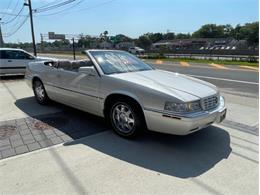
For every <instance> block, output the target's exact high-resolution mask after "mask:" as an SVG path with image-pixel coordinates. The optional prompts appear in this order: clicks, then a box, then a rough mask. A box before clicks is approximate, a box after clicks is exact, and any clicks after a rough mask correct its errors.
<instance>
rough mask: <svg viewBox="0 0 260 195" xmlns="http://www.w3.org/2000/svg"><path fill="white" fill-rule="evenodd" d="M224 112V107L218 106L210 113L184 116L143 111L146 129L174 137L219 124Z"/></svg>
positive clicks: (148, 110)
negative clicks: (173, 135)
mask: <svg viewBox="0 0 260 195" xmlns="http://www.w3.org/2000/svg"><path fill="white" fill-rule="evenodd" d="M226 112H227V109H226V107H225V105H219V106H218V107H217V108H215V109H214V110H211V111H203V112H200V113H196V114H190V115H186V116H178V115H174V114H170V113H164V112H163V111H155V110H151V109H144V115H145V120H146V124H147V127H148V129H150V130H152V131H157V132H162V133H168V134H175V135H187V134H190V133H193V132H196V131H198V130H200V129H203V128H205V127H208V126H209V125H211V124H213V123H215V122H217V123H220V122H222V121H223V120H224V119H225V117H226Z"/></svg>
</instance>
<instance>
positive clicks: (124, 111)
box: [109, 102, 144, 138]
mask: <svg viewBox="0 0 260 195" xmlns="http://www.w3.org/2000/svg"><path fill="white" fill-rule="evenodd" d="M141 113H142V111H140V110H139V108H138V107H137V105H135V104H133V103H130V102H115V103H114V104H113V105H112V107H111V110H110V115H109V116H110V117H109V118H110V122H111V124H112V127H113V130H114V131H115V132H116V133H117V134H118V135H120V136H122V137H125V138H133V137H135V136H136V135H138V134H139V133H140V132H141V131H142V130H143V128H144V125H143V123H144V121H143V116H142V114H141Z"/></svg>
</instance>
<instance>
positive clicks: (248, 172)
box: [0, 127, 258, 195]
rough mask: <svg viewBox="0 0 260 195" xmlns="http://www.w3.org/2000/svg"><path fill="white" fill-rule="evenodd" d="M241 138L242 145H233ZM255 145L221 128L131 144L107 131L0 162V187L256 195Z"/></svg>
mask: <svg viewBox="0 0 260 195" xmlns="http://www.w3.org/2000/svg"><path fill="white" fill-rule="evenodd" d="M241 139H242V140H244V141H243V146H242V145H241V146H240V144H237V142H238V141H239V140H241ZM249 140H250V141H249ZM257 141H258V138H257V137H256V136H254V135H250V134H246V133H242V132H239V131H233V130H231V129H227V128H226V129H222V128H221V127H211V128H209V129H207V130H206V131H201V132H199V133H197V134H194V135H191V136H188V137H181V138H180V137H175V136H166V135H162V134H159V135H158V134H149V135H147V136H145V137H142V138H139V139H138V140H136V141H130V140H125V139H122V138H120V137H118V136H116V135H114V134H113V133H112V132H111V131H106V132H102V133H99V134H96V135H92V136H89V137H86V138H83V139H80V140H78V141H74V142H71V143H67V144H64V145H60V146H56V147H52V148H49V149H44V150H39V151H36V152H33V153H30V154H25V155H21V156H18V157H13V158H9V159H5V160H2V161H0V173H1V178H2V179H1V180H0V189H1V192H2V193H3V194H17V193H18V194H64V193H66V194H236V195H238V194H241V195H242V194H252V195H253V194H258V162H257V159H258V152H256V150H257V148H258V145H257ZM248 148H250V149H248Z"/></svg>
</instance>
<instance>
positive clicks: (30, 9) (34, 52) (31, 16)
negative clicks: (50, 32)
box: [24, 0, 37, 56]
mask: <svg viewBox="0 0 260 195" xmlns="http://www.w3.org/2000/svg"><path fill="white" fill-rule="evenodd" d="M24 5H25V6H28V8H29V13H30V21H31V32H32V42H33V54H34V56H37V51H36V44H35V37H34V28H33V15H32V4H31V0H28V3H24Z"/></svg>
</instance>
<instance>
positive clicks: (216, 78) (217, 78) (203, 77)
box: [186, 74, 259, 85]
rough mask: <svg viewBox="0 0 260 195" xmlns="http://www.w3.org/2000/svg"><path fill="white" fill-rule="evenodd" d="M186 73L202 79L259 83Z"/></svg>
mask: <svg viewBox="0 0 260 195" xmlns="http://www.w3.org/2000/svg"><path fill="white" fill-rule="evenodd" d="M186 75H188V76H192V77H196V78H202V79H212V80H220V81H228V82H234V83H244V84H251V85H259V83H256V82H250V81H241V80H233V79H224V78H219V77H208V76H201V75H192V74H186Z"/></svg>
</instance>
